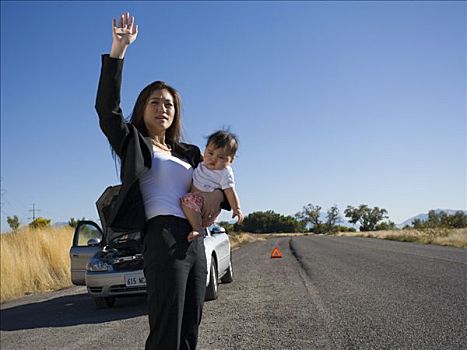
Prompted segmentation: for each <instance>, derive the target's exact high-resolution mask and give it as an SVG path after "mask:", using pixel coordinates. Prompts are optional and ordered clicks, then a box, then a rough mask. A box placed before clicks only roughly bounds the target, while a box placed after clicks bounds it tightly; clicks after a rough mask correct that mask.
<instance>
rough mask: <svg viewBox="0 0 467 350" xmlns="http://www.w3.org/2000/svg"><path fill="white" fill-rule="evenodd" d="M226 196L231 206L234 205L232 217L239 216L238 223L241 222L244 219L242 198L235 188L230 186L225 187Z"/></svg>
mask: <svg viewBox="0 0 467 350" xmlns="http://www.w3.org/2000/svg"><path fill="white" fill-rule="evenodd" d="M224 193H225V196H226V197H227V200H228V201H229V204H230V206H231V207H232V211H233V214H232V218H234V217H238V223H239V224H241V223H242V221H243V213H242V211H241V209H240V199H239V198H238V194H237V192H236V191H235V188H233V187H229V188H226V189H224Z"/></svg>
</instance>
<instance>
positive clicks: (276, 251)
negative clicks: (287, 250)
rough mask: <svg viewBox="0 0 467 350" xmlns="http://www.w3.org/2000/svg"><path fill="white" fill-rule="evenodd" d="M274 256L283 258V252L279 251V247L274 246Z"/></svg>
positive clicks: (272, 257) (272, 256) (272, 255)
mask: <svg viewBox="0 0 467 350" xmlns="http://www.w3.org/2000/svg"><path fill="white" fill-rule="evenodd" d="M274 258H282V253H281V252H280V251H279V248H277V247H274V250H273V251H272V254H271V259H274Z"/></svg>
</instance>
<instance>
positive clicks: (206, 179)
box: [181, 130, 243, 241]
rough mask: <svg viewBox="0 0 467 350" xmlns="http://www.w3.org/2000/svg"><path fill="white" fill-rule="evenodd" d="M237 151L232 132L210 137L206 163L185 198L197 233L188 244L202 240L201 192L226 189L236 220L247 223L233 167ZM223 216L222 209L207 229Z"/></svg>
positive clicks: (191, 234) (199, 168) (190, 220)
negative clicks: (195, 240) (200, 238)
mask: <svg viewBox="0 0 467 350" xmlns="http://www.w3.org/2000/svg"><path fill="white" fill-rule="evenodd" d="M237 148H238V140H237V137H236V136H235V135H234V134H232V133H230V132H228V131H224V130H220V131H216V132H215V133H213V134H211V135H210V136H209V137H208V142H207V144H206V149H205V151H204V155H203V161H202V162H201V163H200V164H199V165H198V167H197V168H196V169H195V170H194V171H193V184H192V186H191V192H190V193H188V194H186V195H185V196H183V197H182V198H181V204H182V209H183V212H184V213H185V216H186V218H187V219H188V221H189V222H190V224H191V227H192V229H193V231H191V232H190V233H189V235H188V241H192V240H193V239H194V238H196V237H198V236H200V234H201V232H202V230H203V224H202V221H203V220H202V216H201V212H202V209H203V204H204V201H203V196H202V195H200V194H199V192H212V191H214V190H215V189H222V190H223V191H224V193H225V195H226V197H227V200H228V201H229V204H230V207H231V208H232V211H233V215H232V218H234V217H238V223H241V222H242V221H243V214H242V211H241V210H240V200H239V198H238V195H237V192H236V191H235V182H234V175H233V172H232V168H231V167H230V164H232V162H233V160H234V158H235V153H236V152H237ZM219 213H220V209H219V212H218V213H217V214H216V215H215V217H213V218H210V221H209V222H208V223H207V225H206V226H209V225H212V224H213V223H214V220H215V219H216V217H217V215H219Z"/></svg>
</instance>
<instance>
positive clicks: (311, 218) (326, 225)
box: [295, 203, 340, 233]
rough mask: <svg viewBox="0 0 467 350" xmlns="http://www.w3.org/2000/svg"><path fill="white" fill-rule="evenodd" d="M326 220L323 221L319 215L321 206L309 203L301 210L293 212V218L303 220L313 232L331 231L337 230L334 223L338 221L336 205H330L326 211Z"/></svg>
mask: <svg viewBox="0 0 467 350" xmlns="http://www.w3.org/2000/svg"><path fill="white" fill-rule="evenodd" d="M326 214H327V215H326V222H323V221H322V220H321V219H320V217H321V207H320V206H319V205H313V204H311V203H309V204H307V205H306V206H304V207H303V210H302V211H300V212H298V213H297V214H295V218H296V219H297V220H300V221H301V222H303V224H304V225H305V226H307V227H310V229H311V231H313V232H314V233H333V232H337V231H338V228H337V226H336V224H337V223H338V222H339V221H340V216H339V209H338V208H337V206H332V207H331V208H329V209H328V211H327V213H326Z"/></svg>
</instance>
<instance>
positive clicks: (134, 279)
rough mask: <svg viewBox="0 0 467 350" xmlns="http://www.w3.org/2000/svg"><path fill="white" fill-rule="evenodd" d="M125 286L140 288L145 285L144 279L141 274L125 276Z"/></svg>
mask: <svg viewBox="0 0 467 350" xmlns="http://www.w3.org/2000/svg"><path fill="white" fill-rule="evenodd" d="M125 284H126V286H127V287H142V286H145V285H146V278H144V274H143V273H142V272H141V273H131V274H126V275H125Z"/></svg>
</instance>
